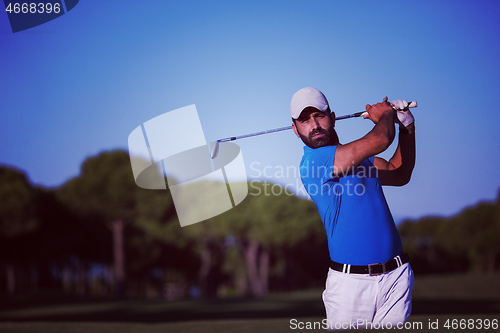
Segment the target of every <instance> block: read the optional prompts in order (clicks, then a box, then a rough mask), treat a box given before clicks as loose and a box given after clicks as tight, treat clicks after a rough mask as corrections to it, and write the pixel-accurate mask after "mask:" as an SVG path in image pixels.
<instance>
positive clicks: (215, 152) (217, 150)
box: [210, 140, 219, 159]
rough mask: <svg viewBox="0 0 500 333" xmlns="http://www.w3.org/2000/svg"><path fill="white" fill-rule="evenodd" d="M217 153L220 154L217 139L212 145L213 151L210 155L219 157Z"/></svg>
mask: <svg viewBox="0 0 500 333" xmlns="http://www.w3.org/2000/svg"><path fill="white" fill-rule="evenodd" d="M217 155H219V140H217V141H215V144H214V146H213V147H212V152H211V154H210V157H211V158H212V159H214V158H216V157H217Z"/></svg>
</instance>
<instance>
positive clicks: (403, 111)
mask: <svg viewBox="0 0 500 333" xmlns="http://www.w3.org/2000/svg"><path fill="white" fill-rule="evenodd" d="M391 106H392V108H393V109H394V110H396V111H397V115H398V118H397V123H398V124H399V125H400V126H403V127H408V126H410V125H411V124H413V122H414V121H415V119H414V118H413V115H412V114H411V112H410V110H409V109H408V102H407V101H405V100H401V99H398V100H396V101H392V102H391Z"/></svg>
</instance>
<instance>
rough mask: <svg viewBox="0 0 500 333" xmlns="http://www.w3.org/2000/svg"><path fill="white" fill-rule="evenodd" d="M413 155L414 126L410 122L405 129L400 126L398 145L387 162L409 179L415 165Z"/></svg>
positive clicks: (414, 153) (414, 151) (414, 152)
mask: <svg viewBox="0 0 500 333" xmlns="http://www.w3.org/2000/svg"><path fill="white" fill-rule="evenodd" d="M415 157H416V149H415V126H414V124H413V123H412V124H410V125H409V126H408V127H407V128H406V129H405V128H400V130H399V138H398V147H397V148H396V152H395V153H394V156H393V157H392V158H391V159H390V161H389V163H390V164H392V166H393V167H394V168H395V169H398V172H399V173H401V176H402V177H403V178H405V179H407V181H409V180H410V177H411V174H412V172H413V167H414V166H415Z"/></svg>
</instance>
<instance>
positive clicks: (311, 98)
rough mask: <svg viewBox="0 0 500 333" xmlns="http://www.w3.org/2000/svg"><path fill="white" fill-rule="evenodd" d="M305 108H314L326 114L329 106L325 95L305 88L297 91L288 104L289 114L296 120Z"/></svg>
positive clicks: (316, 90)
mask: <svg viewBox="0 0 500 333" xmlns="http://www.w3.org/2000/svg"><path fill="white" fill-rule="evenodd" d="M307 107H314V108H316V109H318V110H320V111H323V112H327V110H328V108H329V105H328V101H327V100H326V97H325V95H323V93H322V92H321V91H319V90H318V89H316V88H311V87H306V88H302V89H300V90H299V91H297V92H296V93H295V94H294V95H293V96H292V101H291V102H290V114H291V115H292V118H293V119H297V118H299V116H300V113H301V112H302V111H303V110H304V109H305V108H307Z"/></svg>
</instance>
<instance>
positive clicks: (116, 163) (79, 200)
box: [58, 150, 137, 293]
mask: <svg viewBox="0 0 500 333" xmlns="http://www.w3.org/2000/svg"><path fill="white" fill-rule="evenodd" d="M136 190H137V186H136V184H135V181H134V178H133V174H132V168H131V165H130V158H129V155H128V153H127V152H125V151H121V150H115V151H109V152H103V153H100V154H98V155H96V156H93V157H89V158H87V159H86V160H85V161H84V163H83V164H82V167H81V173H80V175H79V176H78V177H76V178H73V179H71V180H69V181H68V182H66V183H65V184H64V185H63V186H62V187H61V188H60V189H59V190H58V196H59V198H60V200H61V201H63V202H64V203H66V204H67V205H69V206H70V207H73V208H74V209H75V210H77V211H79V212H80V213H81V214H83V215H87V216H92V215H93V216H98V218H99V219H102V220H103V221H105V223H106V226H107V227H108V228H109V230H110V231H111V234H112V243H113V267H114V268H113V271H114V277H115V281H116V284H117V287H118V292H119V293H124V291H125V290H124V288H125V279H126V268H125V244H124V230H125V226H126V225H127V224H128V223H131V221H132V219H133V217H134V213H135V208H136ZM89 246H91V243H89Z"/></svg>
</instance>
